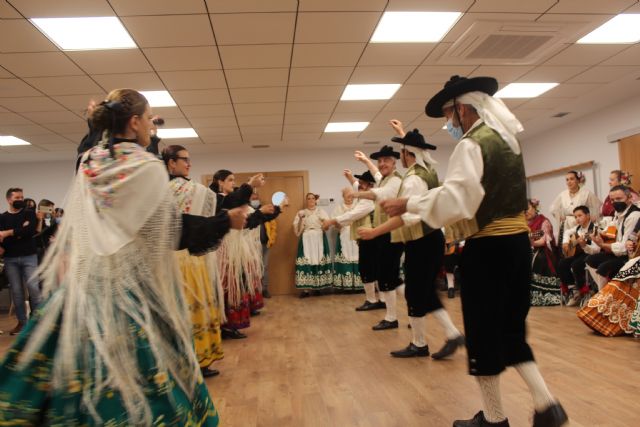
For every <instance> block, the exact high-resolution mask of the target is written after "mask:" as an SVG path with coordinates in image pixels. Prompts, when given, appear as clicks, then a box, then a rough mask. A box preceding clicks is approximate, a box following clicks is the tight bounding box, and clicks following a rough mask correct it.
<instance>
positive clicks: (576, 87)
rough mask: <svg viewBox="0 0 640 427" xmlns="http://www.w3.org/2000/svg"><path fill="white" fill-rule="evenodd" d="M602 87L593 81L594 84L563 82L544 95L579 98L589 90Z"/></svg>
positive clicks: (545, 96) (547, 96)
mask: <svg viewBox="0 0 640 427" xmlns="http://www.w3.org/2000/svg"><path fill="white" fill-rule="evenodd" d="M598 87H600V84H597V83H592V84H577V83H576V84H572V83H563V84H561V85H558V86H556V87H554V88H553V89H551V90H550V91H548V92H545V93H544V94H543V95H542V96H543V97H544V98H577V97H580V96H582V95H586V94H588V93H589V92H592V91H593V90H595V89H597V88H598Z"/></svg>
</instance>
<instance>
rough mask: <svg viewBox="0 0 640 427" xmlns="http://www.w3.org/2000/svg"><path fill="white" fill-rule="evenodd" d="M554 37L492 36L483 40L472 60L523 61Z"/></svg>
mask: <svg viewBox="0 0 640 427" xmlns="http://www.w3.org/2000/svg"><path fill="white" fill-rule="evenodd" d="M552 39H553V37H551V36H518V35H500V34H491V35H489V36H488V37H487V38H485V39H484V40H483V42H482V43H480V44H479V45H478V46H477V47H476V48H475V49H474V50H473V51H472V52H471V53H469V55H467V58H470V59H486V58H494V59H516V60H521V59H524V58H526V57H527V56H529V55H531V52H533V51H535V50H536V49H540V48H541V47H542V46H544V45H545V44H546V43H548V42H549V41H550V40H552Z"/></svg>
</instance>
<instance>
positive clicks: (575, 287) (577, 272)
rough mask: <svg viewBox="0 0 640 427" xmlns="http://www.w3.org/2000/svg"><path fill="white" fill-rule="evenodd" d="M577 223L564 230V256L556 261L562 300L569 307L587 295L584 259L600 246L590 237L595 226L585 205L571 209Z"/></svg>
mask: <svg viewBox="0 0 640 427" xmlns="http://www.w3.org/2000/svg"><path fill="white" fill-rule="evenodd" d="M573 215H574V217H575V219H576V222H577V223H578V226H577V227H574V228H569V229H567V230H565V232H564V236H563V239H562V241H563V242H564V243H563V245H562V253H563V255H564V257H563V258H562V259H561V260H560V262H559V263H558V275H559V276H560V281H561V285H560V287H561V289H562V301H563V302H564V303H565V304H566V305H567V306H570V307H574V306H576V305H578V303H579V302H580V301H582V299H583V298H584V297H585V295H588V293H589V285H588V284H587V278H586V272H585V261H586V258H587V256H588V255H591V254H596V253H598V252H599V251H600V248H599V247H598V246H597V245H596V244H595V243H593V240H592V237H593V234H594V232H595V231H596V226H595V224H594V223H593V222H591V214H590V212H589V208H588V207H587V206H584V205H582V206H578V207H577V208H575V209H574V210H573Z"/></svg>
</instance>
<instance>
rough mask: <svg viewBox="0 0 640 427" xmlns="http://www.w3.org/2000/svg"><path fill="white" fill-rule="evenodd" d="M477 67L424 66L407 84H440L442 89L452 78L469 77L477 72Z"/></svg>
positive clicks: (418, 69) (417, 70) (419, 68)
mask: <svg viewBox="0 0 640 427" xmlns="http://www.w3.org/2000/svg"><path fill="white" fill-rule="evenodd" d="M475 68H476V67H474V66H472V65H460V66H452V65H441V66H439V65H423V66H420V67H418V68H417V69H416V71H415V72H414V73H413V74H412V75H411V77H410V78H409V80H407V81H406V83H407V84H424V83H431V84H439V85H440V88H442V87H443V86H444V84H445V83H446V82H448V81H449V79H450V78H451V76H454V75H458V76H468V75H469V74H470V73H472V72H473V70H475Z"/></svg>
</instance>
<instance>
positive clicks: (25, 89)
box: [0, 79, 42, 97]
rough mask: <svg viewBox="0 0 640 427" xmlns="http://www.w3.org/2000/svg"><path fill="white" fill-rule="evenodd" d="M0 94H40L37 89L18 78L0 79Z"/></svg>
mask: <svg viewBox="0 0 640 427" xmlns="http://www.w3.org/2000/svg"><path fill="white" fill-rule="evenodd" d="M0 94H2V96H3V97H20V96H41V95H42V94H41V93H40V92H38V90H36V89H34V88H32V87H31V86H29V85H28V84H26V83H25V82H23V81H22V80H19V79H0Z"/></svg>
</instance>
